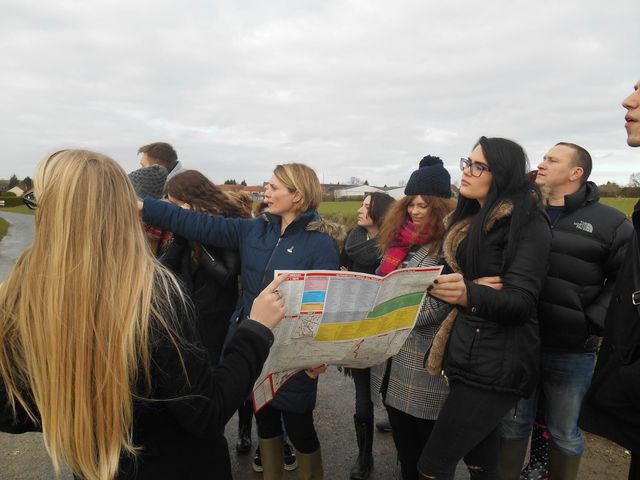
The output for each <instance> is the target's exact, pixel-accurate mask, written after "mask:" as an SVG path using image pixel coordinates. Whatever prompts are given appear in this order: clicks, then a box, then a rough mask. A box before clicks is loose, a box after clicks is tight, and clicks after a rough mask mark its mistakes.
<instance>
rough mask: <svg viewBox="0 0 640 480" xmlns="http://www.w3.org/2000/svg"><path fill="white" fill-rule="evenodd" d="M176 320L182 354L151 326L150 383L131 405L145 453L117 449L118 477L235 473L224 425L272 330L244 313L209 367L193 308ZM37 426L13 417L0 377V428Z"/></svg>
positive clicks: (169, 478)
mask: <svg viewBox="0 0 640 480" xmlns="http://www.w3.org/2000/svg"><path fill="white" fill-rule="evenodd" d="M177 320H178V323H179V324H178V325H176V327H175V328H176V329H177V331H178V332H179V333H180V334H181V336H182V337H183V338H184V339H185V343H184V344H182V348H181V350H180V354H179V353H178V351H177V350H176V347H175V345H174V343H173V342H172V341H171V340H170V339H169V337H168V335H167V333H166V331H165V330H164V329H160V328H156V329H154V330H152V332H151V338H152V340H151V348H152V358H151V376H152V378H151V381H152V389H153V390H152V392H151V393H150V394H148V393H146V391H145V390H146V389H145V388H144V387H140V393H141V395H144V396H145V397H146V398H151V399H152V400H150V401H149V400H146V401H143V400H140V401H136V402H134V412H133V415H134V419H133V443H134V445H136V446H139V447H141V448H142V453H141V454H140V455H139V456H138V457H137V459H136V460H135V461H134V459H132V458H130V457H125V456H123V457H122V459H121V462H120V470H119V474H118V476H117V479H118V480H124V479H126V480H133V479H149V480H152V479H153V480H165V479H166V480H174V479H176V478H181V479H189V480H191V479H193V480H196V479H201V478H213V477H215V478H219V479H221V480H227V479H231V478H232V475H231V463H230V460H229V451H228V447H227V442H226V440H225V438H224V435H223V431H224V426H225V424H226V423H227V422H228V421H229V419H230V418H231V416H232V415H233V414H234V412H235V411H236V410H237V409H238V407H239V406H240V405H241V404H242V402H243V401H244V400H245V399H246V398H247V396H248V395H249V392H251V389H252V388H253V383H254V382H255V380H256V378H257V377H258V375H259V374H260V371H261V369H262V365H263V364H264V361H265V360H266V358H267V355H268V353H269V348H270V346H271V344H272V343H273V335H272V333H271V331H270V330H269V329H268V328H266V327H265V326H263V325H261V324H259V323H258V322H255V321H253V320H247V321H244V322H243V323H242V325H241V326H240V327H239V328H238V331H237V333H236V335H235V336H234V338H233V340H232V341H231V343H230V345H229V346H228V347H227V349H226V351H225V356H224V361H223V362H222V364H221V365H220V366H218V367H216V368H212V367H211V365H210V360H209V358H208V355H207V354H206V352H205V351H204V350H203V349H202V347H201V346H200V344H199V340H198V336H197V332H196V331H195V328H194V325H193V321H192V319H191V318H190V315H189V314H188V313H185V312H182V313H181V314H180V316H179V318H178V319H177ZM180 355H181V357H182V361H184V367H185V369H184V370H183V368H182V363H181V359H180ZM185 372H186V376H185ZM142 392H145V393H142ZM154 400H162V401H154ZM37 429H38V427H37V426H36V425H33V424H32V423H31V422H29V420H28V418H27V417H26V415H25V413H24V411H23V410H19V411H18V417H17V419H14V418H13V414H12V413H11V409H10V408H9V407H8V406H7V396H6V391H5V389H4V384H2V382H0V430H2V431H5V432H9V433H22V432H26V431H35V430H37Z"/></svg>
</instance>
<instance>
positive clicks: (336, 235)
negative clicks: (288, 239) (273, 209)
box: [261, 210, 347, 251]
mask: <svg viewBox="0 0 640 480" xmlns="http://www.w3.org/2000/svg"><path fill="white" fill-rule="evenodd" d="M261 216H262V218H263V219H264V220H265V221H266V222H275V223H277V224H278V225H279V224H280V221H281V219H280V217H279V216H278V215H274V214H272V213H269V212H265V213H263V214H262V215H261ZM299 221H301V222H305V221H306V222H307V224H306V226H305V227H304V229H305V230H306V231H307V232H320V233H324V234H326V235H329V236H330V237H331V238H332V239H333V241H334V242H335V243H336V248H337V249H338V251H341V250H342V247H343V245H344V240H345V238H346V237H347V234H346V231H345V228H344V226H343V225H341V224H339V223H336V222H331V221H329V220H325V219H324V218H322V217H321V216H320V215H319V214H318V213H317V212H315V211H311V210H309V211H307V212H304V213H303V214H301V215H300V216H299V217H298V218H296V219H295V220H294V221H293V222H294V223H296V222H299Z"/></svg>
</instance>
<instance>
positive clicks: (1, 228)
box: [0, 218, 9, 240]
mask: <svg viewBox="0 0 640 480" xmlns="http://www.w3.org/2000/svg"><path fill="white" fill-rule="evenodd" d="M8 230H9V222H7V221H6V220H5V219H4V218H0V240H2V239H3V238H4V236H5V235H6V234H7V231H8Z"/></svg>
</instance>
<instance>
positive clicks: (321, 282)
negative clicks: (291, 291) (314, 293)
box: [304, 275, 329, 291]
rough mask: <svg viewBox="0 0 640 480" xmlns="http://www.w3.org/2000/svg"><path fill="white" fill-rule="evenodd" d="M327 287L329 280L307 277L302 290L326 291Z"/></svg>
mask: <svg viewBox="0 0 640 480" xmlns="http://www.w3.org/2000/svg"><path fill="white" fill-rule="evenodd" d="M327 285H329V279H328V278H327V277H316V276H312V275H307V279H306V280H305V282H304V289H305V291H306V290H326V289H327Z"/></svg>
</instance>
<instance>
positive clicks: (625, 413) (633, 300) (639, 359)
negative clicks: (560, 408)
mask: <svg viewBox="0 0 640 480" xmlns="http://www.w3.org/2000/svg"><path fill="white" fill-rule="evenodd" d="M634 89H635V91H634V92H633V93H632V94H631V95H629V96H628V97H627V98H625V99H624V100H623V102H622V106H623V107H624V108H626V109H627V114H626V116H625V120H626V124H625V128H626V130H627V143H628V144H629V146H631V147H640V81H639V82H638V83H636V85H635V87H634ZM632 220H633V228H634V230H635V232H634V234H633V235H632V237H631V243H630V244H629V248H628V251H627V255H626V257H625V260H624V262H623V264H622V268H621V269H620V273H619V274H618V281H617V284H616V288H615V291H614V292H613V298H612V299H611V304H610V305H609V310H608V311H607V317H606V320H605V325H604V340H603V342H602V346H601V347H600V353H599V354H598V362H597V364H596V368H595V371H594V373H593V381H592V382H591V387H590V388H589V391H588V393H587V396H586V397H585V401H584V405H583V406H582V414H581V415H580V427H582V428H583V429H584V430H587V431H588V432H592V433H595V434H596V435H600V436H602V437H605V438H608V439H609V440H612V441H614V442H616V443H617V444H619V445H622V446H623V447H624V448H626V449H628V450H629V451H631V468H630V469H629V480H638V479H640V242H639V240H638V234H639V232H640V202H638V203H636V206H635V207H634V210H633V217H632Z"/></svg>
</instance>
